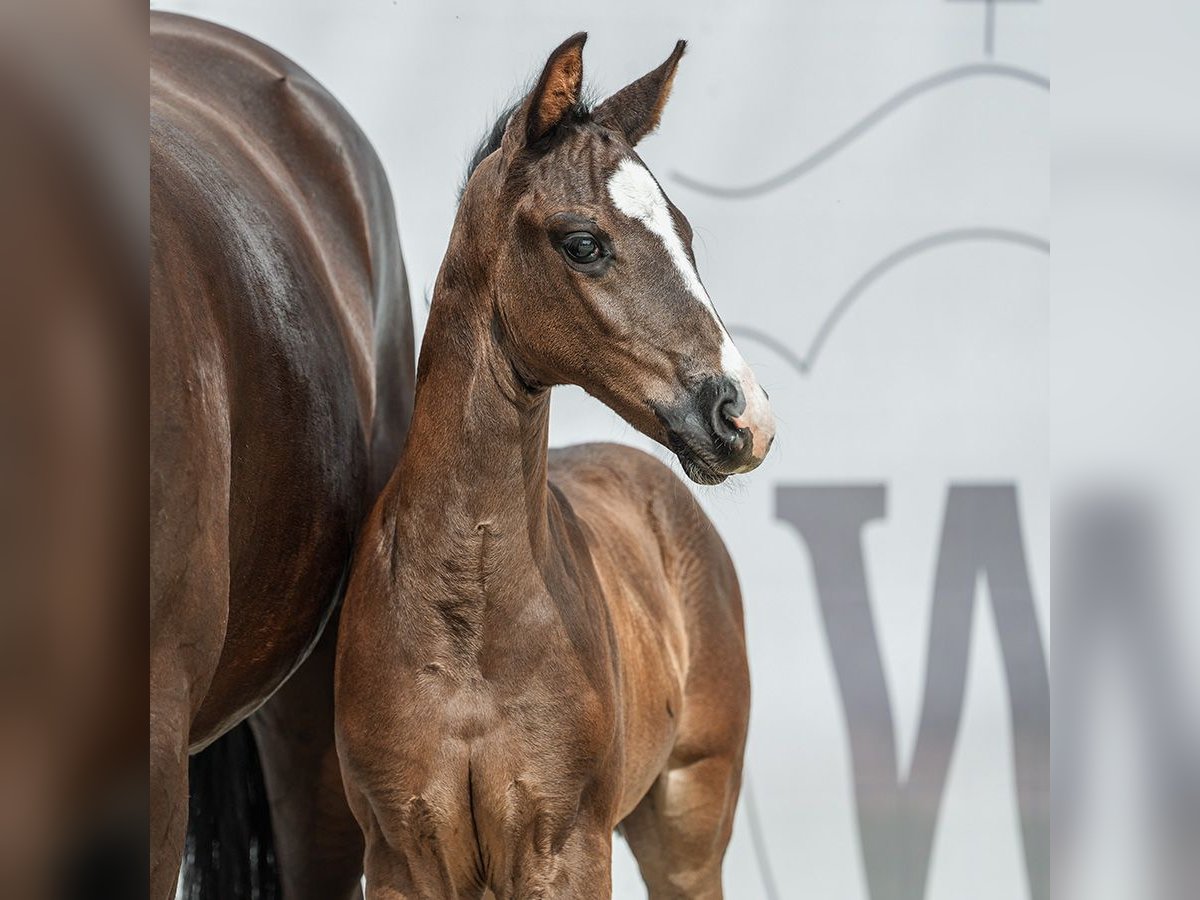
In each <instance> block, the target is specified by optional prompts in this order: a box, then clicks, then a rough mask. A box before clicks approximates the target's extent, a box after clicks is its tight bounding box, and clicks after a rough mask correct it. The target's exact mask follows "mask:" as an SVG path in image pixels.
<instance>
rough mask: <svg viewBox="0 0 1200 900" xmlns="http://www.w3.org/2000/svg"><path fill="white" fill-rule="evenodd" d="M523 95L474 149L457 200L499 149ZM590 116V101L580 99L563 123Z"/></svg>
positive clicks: (581, 119) (506, 110) (502, 113)
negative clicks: (478, 170)
mask: <svg viewBox="0 0 1200 900" xmlns="http://www.w3.org/2000/svg"><path fill="white" fill-rule="evenodd" d="M524 99H525V97H524V94H522V96H521V97H520V98H519V99H517V100H514V101H513V102H512V103H509V104H508V105H507V106H506V107H505V108H504V109H503V110H502V111H501V113H500V115H498V116H497V117H496V121H495V122H493V123H492V127H491V128H489V129H488V130H487V132H486V133H485V134H484V136H483V139H482V140H480V142H479V144H478V145H477V146H476V147H475V152H474V153H472V154H471V161H470V162H469V163H468V164H467V172H466V174H465V175H464V176H463V180H462V184H460V185H459V187H458V198H459V199H460V200H461V199H462V195H463V191H465V190H466V189H467V182H468V181H470V180H471V176H472V175H474V174H475V170H476V169H478V168H479V164H480V163H481V162H483V161H484V160H485V159H487V158H488V157H489V156H491V155H492V153H493V152H495V151H496V150H499V149H500V142H501V141H502V140H503V139H504V129H505V128H507V127H508V120H509V119H510V118H512V115H513V113H515V112H516V111H517V110H518V109H520V107H521V103H522V102H523V101H524ZM591 115H592V102H591V100H590V99H589V100H584V99H582V98H581V99H580V101H579V102H578V103H576V104H575V106H574V108H573V109H572V110H571V111H570V112H569V113H568V114H567V116H566V119H565V122H566V123H567V124H578V123H580V122H586V121H587V120H588V119H589V118H591Z"/></svg>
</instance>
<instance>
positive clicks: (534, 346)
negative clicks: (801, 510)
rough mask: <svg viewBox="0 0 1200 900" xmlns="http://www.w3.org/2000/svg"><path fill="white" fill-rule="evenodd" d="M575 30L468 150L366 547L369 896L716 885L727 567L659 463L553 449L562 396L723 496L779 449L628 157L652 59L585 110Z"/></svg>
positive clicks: (679, 246)
mask: <svg viewBox="0 0 1200 900" xmlns="http://www.w3.org/2000/svg"><path fill="white" fill-rule="evenodd" d="M583 43H584V35H582V34H579V35H576V36H575V37H573V38H570V39H568V40H567V41H566V42H565V43H563V44H562V45H561V46H560V47H559V48H558V49H556V50H555V51H554V53H553V54H551V56H550V58H549V60H548V62H547V63H546V66H545V69H544V70H543V72H542V75H541V77H540V79H539V80H538V82H537V85H536V87H534V89H533V90H532V92H531V93H530V94H529V95H528V97H527V98H526V99H525V100H524V102H523V103H522V104H521V105H520V106H519V107H518V108H517V109H516V110H515V112H514V113H513V114H512V115H511V116H509V117H508V118H507V119H502V120H501V122H500V123H499V124H498V127H497V128H496V129H495V130H494V133H493V139H492V141H491V142H490V143H488V144H487V145H485V146H484V147H483V148H482V149H481V151H480V153H479V154H478V155H477V157H476V159H477V165H476V167H475V169H474V171H473V173H472V174H471V175H470V177H469V180H468V182H467V186H466V189H465V191H464V193H463V196H462V200H461V203H460V206H459V211H458V216H457V219H456V221H455V225H454V229H453V232H452V233H451V236H450V243H449V247H448V249H447V252H446V257H445V260H444V262H443V264H442V269H441V272H440V274H439V276H438V280H437V284H436V286H435V290H434V297H433V303H432V306H431V309H430V316H429V324H428V327H427V329H426V333H425V338H424V343H423V349H422V352H421V360H420V365H419V367H418V374H417V393H416V405H415V409H414V412H413V419H412V434H411V440H410V441H409V443H408V447H407V449H406V450H405V451H404V453H403V455H402V456H401V459H400V462H399V464H398V466H397V469H396V474H395V476H394V477H393V480H392V481H391V483H390V484H389V486H388V487H387V488H386V489H385V491H384V493H383V494H382V495H381V496H380V498H379V500H378V502H377V503H376V506H375V509H374V511H373V513H372V515H371V517H370V519H369V520H368V522H367V524H366V526H365V528H364V531H363V536H362V539H361V541H360V542H359V546H358V549H357V551H356V555H355V562H354V568H353V571H352V574H351V580H350V586H349V588H348V591H347V595H346V602H345V607H344V609H343V612H342V618H341V632H340V634H339V639H338V667H337V679H336V688H335V690H336V705H335V707H336V712H337V735H338V753H339V756H340V758H341V761H342V771H343V776H344V779H345V783H346V791H347V795H348V797H349V800H350V805H351V808H352V809H353V810H354V813H355V815H356V816H357V818H358V821H359V823H360V824H361V825H362V828H363V831H364V833H365V834H366V839H367V849H366V876H367V891H368V895H369V896H371V897H374V898H391V900H396V898H417V897H447V898H451V897H454V898H466V897H479V896H482V895H484V894H485V893H486V892H487V891H490V892H491V893H492V894H494V895H495V896H496V897H497V898H501V900H512V898H532V897H538V898H550V897H562V898H567V897H570V898H575V900H580V898H593V897H608V896H611V868H610V867H611V851H612V832H613V829H614V828H615V827H617V826H619V827H620V828H621V830H622V831H623V833H624V835H625V837H626V839H627V840H628V842H629V846H630V847H631V849H632V850H633V853H634V855H635V856H636V857H637V860H638V863H639V866H640V868H641V872H642V875H643V878H644V879H645V881H646V883H647V885H648V887H649V889H650V896H651V897H652V898H666V897H688V898H717V897H720V896H721V891H722V887H721V863H722V858H723V856H724V853H725V847H726V845H727V843H728V841H729V837H730V830H731V828H732V824H733V814H734V807H735V805H736V801H737V795H738V788H739V785H740V778H741V765H742V755H743V747H744V742H745V737H746V724H747V719H748V715H749V678H748V673H747V664H746V652H745V645H744V640H743V633H742V610H741V599H740V595H739V591H738V583H737V576H736V574H735V572H734V570H733V565H732V563H731V562H730V559H729V556H728V554H727V553H726V551H725V547H724V545H723V544H722V543H721V540H720V538H719V537H718V536H717V533H716V531H715V530H714V529H713V527H712V525H711V524H710V523H709V521H708V520H707V518H706V517H705V516H704V514H703V512H702V511H701V509H700V507H699V506H698V505H697V503H696V501H695V500H694V498H693V497H692V495H691V494H690V493H689V492H688V491H687V490H685V489H684V488H683V486H682V485H681V484H680V483H679V481H678V479H677V478H676V477H675V475H673V474H672V473H671V472H670V470H669V469H667V468H666V467H665V466H663V465H662V464H661V463H659V462H658V461H656V460H654V459H653V458H651V457H649V456H646V455H645V454H643V453H640V452H638V451H635V450H632V449H629V448H625V447H618V446H613V445H587V446H581V447H573V448H570V449H568V450H565V451H556V452H553V453H550V452H548V450H547V433H548V423H549V411H550V388H551V387H552V386H553V385H556V384H562V383H573V384H577V385H580V386H582V387H583V388H585V389H586V390H587V391H589V392H590V393H592V394H593V395H595V396H596V397H598V398H600V399H601V400H602V401H604V402H605V403H606V404H607V405H608V406H610V407H611V408H613V409H614V410H615V411H617V412H618V413H620V414H621V415H622V416H623V417H624V418H625V419H626V420H628V421H629V422H630V423H631V424H633V425H634V426H635V427H637V428H638V429H639V430H640V431H642V432H644V433H645V434H647V435H649V436H651V437H653V438H655V439H656V440H658V441H660V442H661V443H663V444H665V445H666V446H668V447H670V448H671V449H672V450H674V451H675V453H676V454H677V455H678V457H679V459H680V461H681V463H682V465H683V469H684V471H685V472H686V473H687V474H688V475H689V476H690V477H691V478H692V480H694V481H696V482H699V483H702V484H714V483H717V482H720V481H723V480H724V479H725V478H726V477H728V476H729V475H732V474H736V473H742V472H747V471H749V470H750V469H753V468H754V467H755V466H757V465H758V464H759V462H761V461H762V459H763V457H764V456H765V455H766V453H767V451H768V449H769V447H770V445H771V441H772V439H773V437H774V427H775V426H774V419H773V417H772V414H771V410H770V405H769V403H768V401H767V398H766V393H765V392H764V391H763V389H762V388H761V387H760V386H759V384H758V382H757V381H756V380H755V377H754V375H753V373H752V372H751V371H750V369H749V367H748V366H747V365H746V364H745V362H744V361H743V360H742V358H741V356H740V355H739V354H738V352H737V350H736V348H735V347H734V346H733V343H732V342H731V341H730V339H729V335H728V333H727V332H726V330H725V328H724V326H723V325H722V323H721V320H720V318H719V317H718V316H717V314H716V311H715V310H714V308H713V306H712V302H711V301H710V299H709V297H708V294H707V293H706V292H705V290H704V287H703V286H702V284H701V282H700V279H699V276H698V275H697V273H696V267H695V261H694V258H693V256H692V252H691V229H690V227H689V226H688V223H687V220H686V219H685V218H684V216H683V214H682V213H681V212H680V211H679V210H678V209H677V208H676V207H675V206H673V205H672V204H671V203H670V201H668V200H667V199H666V197H665V195H664V194H663V192H662V190H661V188H660V187H659V185H658V183H657V182H656V181H655V179H654V177H653V176H652V175H651V174H650V172H649V171H648V170H647V169H646V167H645V166H644V165H643V163H642V162H641V160H640V159H639V158H638V156H637V154H636V153H635V152H634V149H633V148H634V145H635V144H636V143H637V142H638V141H639V140H640V139H641V138H642V137H643V136H644V135H646V134H647V133H648V132H650V131H652V130H653V129H654V128H655V127H656V125H657V123H658V120H659V116H660V114H661V111H662V108H663V104H664V103H665V102H666V99H667V95H668V93H669V91H670V87H671V82H672V79H673V77H674V74H675V69H676V65H677V63H678V62H679V59H680V57H681V55H682V53H683V48H684V45H683V42H682V41H681V42H680V43H679V44H678V45H677V46H676V49H675V51H674V52H673V53H672V54H671V56H670V57H669V58H668V59H667V61H666V62H665V63H663V64H662V65H661V66H659V67H658V68H657V69H655V70H653V71H652V72H650V73H648V74H647V75H645V76H644V77H642V78H641V79H639V80H637V81H635V82H633V83H632V84H630V85H629V86H627V87H626V88H624V89H622V90H621V91H619V92H617V93H616V94H615V95H613V96H612V97H610V98H609V99H608V100H606V101H605V102H604V103H602V104H600V105H599V106H597V107H596V108H595V109H594V110H591V111H589V110H587V109H586V108H584V107H583V106H581V105H580V101H579V96H580V85H581V80H582V73H583V64H582V50H583Z"/></svg>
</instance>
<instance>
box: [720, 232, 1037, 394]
mask: <svg viewBox="0 0 1200 900" xmlns="http://www.w3.org/2000/svg"><path fill="white" fill-rule="evenodd" d="M973 241H991V242H996V243H1002V244H1013V245H1016V246H1018V247H1025V248H1027V249H1029V250H1034V251H1036V252H1038V253H1046V254H1048V253H1049V252H1050V242H1049V241H1048V240H1046V239H1045V238H1042V237H1038V236H1037V235H1034V234H1028V233H1026V232H1023V231H1014V230H1012V229H1008V228H986V227H984V228H954V229H951V230H949V231H941V232H938V233H936V234H931V235H928V236H927V237H923V238H921V239H920V240H916V241H913V242H912V243H909V244H905V245H904V246H903V247H901V248H899V249H898V250H894V251H893V252H891V253H889V254H888V255H887V256H885V257H884V258H883V259H881V260H879V262H877V263H875V264H874V265H873V266H871V267H870V268H869V269H867V271H866V272H864V273H863V274H862V275H860V276H859V277H858V279H857V280H856V281H855V282H854V284H852V285H850V287H849V288H848V289H847V290H846V291H845V293H843V294H842V296H841V297H840V298H839V299H838V301H837V303H835V304H834V306H833V308H832V309H831V310H830V311H829V313H828V314H827V315H826V316H825V319H824V320H823V321H822V322H821V325H820V327H819V328H818V329H817V333H816V334H815V335H814V336H813V339H812V340H811V341H810V342H809V345H808V350H807V351H806V352H805V353H804V355H803V356H797V355H796V353H795V352H794V351H792V350H791V349H790V348H789V347H788V346H787V345H786V344H784V343H782V342H781V341H780V340H779V339H778V338H775V337H772V336H771V335H769V334H767V333H766V332H763V331H760V330H758V329H757V328H752V327H749V326H745V325H731V326H730V327H729V332H730V334H733V335H737V336H740V337H746V338H749V339H750V340H752V341H756V342H758V343H759V344H762V345H763V346H764V347H767V348H769V349H770V350H773V351H774V352H775V353H777V354H778V355H779V356H780V357H781V358H782V359H783V360H784V361H785V362H787V363H788V364H789V365H790V366H792V368H794V369H795V370H796V371H797V372H799V373H800V374H801V375H808V374H809V373H810V372H812V369H813V366H814V365H816V362H817V357H818V356H820V355H821V350H822V349H823V348H824V346H825V344H826V342H827V341H828V340H829V336H830V335H831V334H832V333H833V329H834V328H835V327H837V324H838V323H839V322H840V321H841V320H842V317H843V316H845V315H846V313H847V312H848V311H849V309H850V307H851V306H853V305H854V303H855V302H856V301H857V300H858V298H859V297H861V296H862V295H863V293H864V292H865V291H866V290H867V288H869V287H870V286H871V285H872V284H874V283H875V282H876V281H878V280H879V279H880V278H882V277H883V276H884V275H886V274H887V273H888V272H890V271H891V270H892V269H894V268H896V266H898V265H900V264H901V263H902V262H904V261H905V260H908V259H912V258H913V257H914V256H920V255H921V254H922V253H928V252H929V251H930V250H936V249H937V248H939V247H945V246H947V245H949V244H960V243H967V242H973Z"/></svg>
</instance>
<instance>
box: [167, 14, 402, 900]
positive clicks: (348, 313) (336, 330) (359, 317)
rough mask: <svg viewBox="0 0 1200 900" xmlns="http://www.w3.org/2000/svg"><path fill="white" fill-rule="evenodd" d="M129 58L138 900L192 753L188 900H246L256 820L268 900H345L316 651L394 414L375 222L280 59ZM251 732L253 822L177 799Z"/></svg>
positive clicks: (397, 305)
mask: <svg viewBox="0 0 1200 900" xmlns="http://www.w3.org/2000/svg"><path fill="white" fill-rule="evenodd" d="M150 36H151V57H150V58H151V63H150V84H151V102H150V154H151V163H150V176H151V223H152V224H151V228H152V242H153V256H152V260H151V266H150V284H151V296H152V303H151V352H150V363H151V391H150V414H151V416H150V417H151V430H150V434H151V459H150V479H151V507H150V526H151V573H150V576H151V595H150V615H151V618H150V635H151V645H150V646H151V656H150V776H151V794H150V813H151V833H150V855H151V859H150V889H151V891H150V895H151V897H152V898H154V900H165V898H168V897H170V896H172V894H173V891H174V885H175V881H176V875H177V872H178V870H179V866H180V859H181V855H182V853H183V848H184V839H185V832H186V830H187V823H188V780H189V779H188V760H189V754H198V753H201V751H204V750H205V748H206V747H209V745H214V742H217V743H216V744H215V745H214V746H213V747H212V749H210V750H208V751H207V752H205V753H202V754H201V755H200V756H198V757H197V758H196V762H195V763H194V765H193V770H194V773H195V775H196V776H197V777H196V778H193V784H192V805H193V813H194V815H193V819H194V822H193V824H194V825H196V826H199V827H200V829H201V831H202V832H203V834H201V835H200V837H201V842H202V843H203V844H204V845H203V846H199V845H198V846H197V847H196V848H195V851H194V853H193V854H192V856H194V859H193V860H192V865H193V867H194V868H195V869H196V870H197V871H196V875H197V877H198V879H199V882H198V883H199V885H200V886H201V888H202V890H199V891H193V893H196V892H198V893H205V892H206V890H204V889H205V888H210V889H211V892H212V893H216V894H217V895H219V896H220V897H222V898H223V900H224V898H226V897H234V896H239V895H241V893H243V892H244V893H246V895H247V896H249V893H248V891H249V888H248V886H247V885H245V884H239V883H237V882H239V881H240V880H241V879H242V877H243V876H246V877H252V876H255V874H256V873H260V872H261V870H262V869H263V868H264V866H265V865H266V864H267V863H268V862H269V860H268V859H265V857H267V856H269V855H270V854H269V853H268V852H267V849H268V845H267V844H266V843H263V842H262V840H261V839H260V838H258V837H257V836H255V835H254V834H252V833H250V831H249V830H250V829H251V828H252V827H253V826H255V825H262V824H266V823H269V821H270V818H273V819H274V828H275V851H274V853H275V854H277V857H278V864H279V870H280V875H281V877H282V881H283V889H284V894H285V895H286V896H287V897H288V898H289V900H293V898H303V897H321V898H329V897H339V896H341V897H345V896H353V895H357V894H358V891H359V888H358V883H359V879H360V873H361V860H362V839H361V836H360V835H359V832H358V828H357V826H356V825H355V823H354V820H353V818H352V817H351V816H350V815H349V812H348V810H347V808H346V803H345V798H344V792H343V789H342V785H341V779H340V775H339V773H338V768H337V760H336V756H335V754H334V751H333V744H332V671H333V670H332V664H333V655H332V649H333V642H334V639H335V638H334V635H333V634H332V631H333V629H332V628H330V629H325V631H326V632H327V633H326V636H325V637H324V639H322V640H321V642H320V644H318V639H320V638H321V635H322V630H323V628H324V626H325V625H326V623H327V621H328V620H329V618H330V616H331V613H332V611H333V610H334V609H335V606H336V605H337V602H338V600H339V596H340V592H341V590H342V586H343V584H344V576H345V572H346V570H347V567H348V563H349V560H350V555H351V548H352V544H353V541H354V539H355V535H356V533H357V531H358V528H359V525H360V522H361V520H362V518H363V515H364V513H365V512H366V510H368V509H369V508H370V503H371V501H372V499H373V498H374V496H375V494H376V493H377V492H378V489H379V487H380V485H381V484H382V483H383V481H384V480H385V479H386V478H387V476H388V474H389V473H390V472H391V470H392V468H393V465H394V462H395V460H396V457H397V455H398V452H399V447H400V445H401V443H402V442H403V438H404V435H405V433H406V430H407V425H408V419H409V415H410V413H411V394H412V354H413V344H412V341H413V338H412V323H411V313H410V310H409V303H408V292H407V287H406V285H405V275H404V267H403V262H402V260H401V256H400V245H399V241H398V238H397V234H396V223H395V213H394V210H393V208H392V200H391V196H390V193H389V191H388V186H387V181H386V178H385V177H384V172H383V168H382V166H381V165H380V163H379V160H378V159H377V158H376V156H375V153H374V151H373V150H372V148H371V146H370V144H369V143H368V142H367V139H366V138H365V137H364V135H363V134H362V132H361V131H360V130H359V129H358V127H357V126H356V125H355V124H354V122H353V121H352V120H351V119H350V117H349V115H348V114H347V113H346V111H345V110H344V109H343V108H342V107H341V106H340V105H339V104H338V102H337V101H336V100H334V99H333V97H331V96H330V95H329V93H328V92H326V91H325V90H324V88H322V87H321V86H320V85H319V84H317V82H316V81H314V80H313V78H312V77H311V76H309V75H308V74H307V73H306V72H304V71H303V70H301V69H300V68H298V67H297V66H296V65H295V64H294V63H292V62H291V61H290V60H288V59H286V58H284V57H283V56H281V55H280V54H278V53H276V52H275V51H273V50H271V49H269V48H267V47H264V46H263V45H262V44H259V43H258V42H256V41H253V40H251V39H249V38H247V37H246V36H244V35H241V34H238V33H236V32H233V31H230V30H228V29H225V28H221V27H219V26H216V25H213V24H209V23H206V22H201V21H197V20H195V19H190V18H186V17H182V16H175V15H166V14H161V13H151V18H150ZM314 645H317V649H316V650H315V651H314V652H312V653H311V655H310V651H313V648H314ZM306 657H307V662H305V660H306ZM298 668H299V671H297V670H298ZM289 677H290V679H291V680H290V681H289V680H288V679H289ZM281 686H282V688H281ZM264 703H265V704H266V705H265V706H264ZM251 716H253V722H254V726H255V727H254V731H255V733H256V735H257V738H258V741H257V743H258V747H259V750H260V751H261V755H262V763H263V769H264V771H265V776H266V777H265V782H266V787H267V792H268V794H269V795H270V798H271V806H272V813H273V815H272V816H271V817H268V816H267V815H266V813H265V808H263V807H261V806H260V807H259V808H258V809H257V811H253V810H252V811H250V813H245V812H242V811H239V810H237V809H235V808H234V807H235V806H236V804H235V802H234V800H235V799H236V790H235V788H236V787H237V786H238V785H241V786H242V787H243V788H244V789H246V790H249V792H250V793H253V794H255V795H256V798H257V800H258V801H259V802H260V803H261V801H262V800H263V798H262V791H261V782H256V777H257V776H256V772H255V771H251V772H247V771H245V770H239V771H210V772H208V775H211V776H212V777H211V778H209V777H205V778H204V779H203V780H204V782H205V783H206V784H207V785H208V787H210V788H220V789H221V790H222V791H223V792H224V794H225V795H224V796H221V797H212V796H208V795H207V792H206V791H205V790H202V785H201V784H199V783H198V780H199V776H200V775H201V774H202V773H203V772H204V770H206V769H207V770H211V769H212V764H211V763H212V761H213V759H214V755H215V756H216V758H218V759H224V760H225V761H226V762H227V763H228V762H233V763H237V765H238V766H239V767H240V766H244V765H251V766H257V761H256V760H255V759H253V758H249V759H247V758H246V756H247V755H248V754H249V755H250V756H251V757H252V756H253V753H254V742H253V741H249V740H248V738H247V735H246V733H245V726H241V727H240V728H239V727H238V726H239V723H242V722H244V721H245V720H246V719H247V718H248V717H251ZM232 729H237V730H236V731H234V732H233V734H228V733H229V732H230V731H231V730H232ZM223 735H226V737H224V738H223V737H222V736H223ZM205 759H208V760H209V763H210V764H209V765H207V766H206V765H204V762H203V761H204V760H205ZM221 821H224V822H226V823H227V825H228V826H229V827H226V826H225V825H222V824H220V822H221ZM235 826H236V827H235ZM213 845H215V848H216V849H217V850H218V851H219V854H218V855H217V856H216V857H214V853H213V850H214V846H213ZM247 845H250V846H247ZM256 890H257V891H258V893H257V894H256V895H259V896H269V895H270V893H269V892H267V890H266V887H263V886H259V888H257V889H256Z"/></svg>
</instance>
